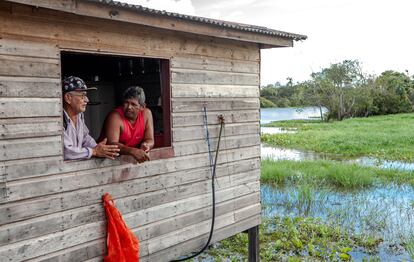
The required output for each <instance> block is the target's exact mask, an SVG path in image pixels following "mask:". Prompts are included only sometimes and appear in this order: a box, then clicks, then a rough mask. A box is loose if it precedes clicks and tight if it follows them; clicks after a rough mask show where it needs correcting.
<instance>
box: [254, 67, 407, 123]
mask: <svg viewBox="0 0 414 262" xmlns="http://www.w3.org/2000/svg"><path fill="white" fill-rule="evenodd" d="M260 106H261V107H304V106H319V107H320V108H322V107H325V108H327V109H328V112H327V113H326V114H325V115H324V116H323V119H324V120H327V121H329V120H330V119H336V120H342V119H344V118H350V117H366V116H371V115H385V114H395V113H407V112H413V107H414V76H409V75H408V72H405V73H401V72H396V71H392V70H389V71H385V72H383V73H381V75H379V76H374V75H367V74H365V73H364V72H363V71H362V68H361V65H360V63H359V61H358V60H345V61H343V62H341V63H337V64H332V65H331V66H330V67H329V68H324V69H322V70H321V71H319V72H316V73H312V74H311V79H310V80H307V81H303V82H297V83H293V80H292V79H291V78H288V82H287V84H285V85H281V84H280V83H276V84H274V85H267V86H264V87H261V90H260ZM321 112H322V111H321Z"/></svg>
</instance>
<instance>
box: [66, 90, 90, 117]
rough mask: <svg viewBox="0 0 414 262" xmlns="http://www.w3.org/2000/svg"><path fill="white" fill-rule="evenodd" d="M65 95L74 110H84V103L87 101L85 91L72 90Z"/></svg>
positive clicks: (77, 111)
mask: <svg viewBox="0 0 414 262" xmlns="http://www.w3.org/2000/svg"><path fill="white" fill-rule="evenodd" d="M67 95H68V96H67V99H68V100H67V102H68V104H69V105H70V106H71V108H72V109H73V111H74V112H76V113H77V114H79V113H83V112H85V110H86V105H87V104H88V102H89V99H88V97H87V95H86V92H85V91H72V92H69V93H67Z"/></svg>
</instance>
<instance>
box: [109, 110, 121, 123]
mask: <svg viewBox="0 0 414 262" xmlns="http://www.w3.org/2000/svg"><path fill="white" fill-rule="evenodd" d="M108 121H110V122H120V123H121V122H122V117H121V114H120V113H119V112H118V111H117V110H112V111H111V112H109V114H108Z"/></svg>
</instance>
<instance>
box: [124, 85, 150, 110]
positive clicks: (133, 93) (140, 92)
mask: <svg viewBox="0 0 414 262" xmlns="http://www.w3.org/2000/svg"><path fill="white" fill-rule="evenodd" d="M131 98H132V99H136V100H138V103H139V104H140V105H141V106H145V93H144V89H142V88H141V87H139V86H130V87H128V88H127V89H126V90H125V91H124V93H123V94H122V101H125V100H127V99H131Z"/></svg>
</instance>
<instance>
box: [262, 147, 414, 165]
mask: <svg viewBox="0 0 414 262" xmlns="http://www.w3.org/2000/svg"><path fill="white" fill-rule="evenodd" d="M261 156H262V158H270V159H273V160H293V161H301V160H334V161H340V162H342V163H349V164H358V165H361V166H368V167H378V168H384V169H397V170H402V171H414V163H406V162H401V161H390V160H381V159H377V158H374V157H359V158H346V157H343V156H341V155H336V154H326V153H316V152H311V151H301V150H297V149H287V148H279V147H270V146H265V145H262V146H261Z"/></svg>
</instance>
